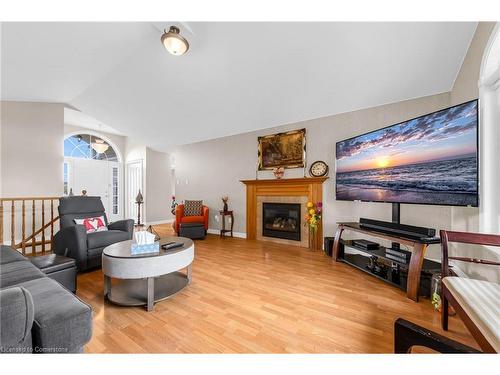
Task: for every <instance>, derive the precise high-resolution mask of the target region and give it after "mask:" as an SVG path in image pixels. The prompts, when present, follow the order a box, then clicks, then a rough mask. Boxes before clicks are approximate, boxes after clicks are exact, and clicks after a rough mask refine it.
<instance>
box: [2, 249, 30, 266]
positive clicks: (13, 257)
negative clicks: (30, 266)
mask: <svg viewBox="0 0 500 375" xmlns="http://www.w3.org/2000/svg"><path fill="white" fill-rule="evenodd" d="M20 260H26V258H25V257H24V256H23V255H22V254H21V253H20V252H19V251H17V250H14V249H13V248H12V247H10V246H5V245H0V264H6V263H12V262H17V261H20Z"/></svg>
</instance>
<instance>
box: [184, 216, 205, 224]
mask: <svg viewBox="0 0 500 375" xmlns="http://www.w3.org/2000/svg"><path fill="white" fill-rule="evenodd" d="M204 222H205V218H204V217H203V216H184V217H182V218H181V224H182V223H201V224H203V223H204Z"/></svg>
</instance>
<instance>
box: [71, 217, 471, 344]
mask: <svg viewBox="0 0 500 375" xmlns="http://www.w3.org/2000/svg"><path fill="white" fill-rule="evenodd" d="M155 229H157V230H158V231H159V232H160V233H163V234H167V233H168V234H171V232H170V228H169V227H168V226H167V225H163V226H155ZM77 294H78V296H79V297H81V298H82V299H83V300H85V301H86V302H88V303H89V304H91V305H92V307H93V308H94V332H93V337H92V340H91V341H90V342H89V343H88V345H87V346H86V348H85V351H86V352H88V353H145V352H146V353H391V352H392V349H393V322H394V320H395V319H396V318H398V317H403V318H406V319H408V320H411V321H412V322H415V323H417V324H420V325H423V326H425V327H428V328H431V329H433V330H435V331H437V332H440V333H443V332H442V331H441V329H440V328H439V327H440V324H439V321H440V315H439V313H437V312H435V311H434V310H433V308H432V306H431V303H430V301H429V300H428V299H423V300H421V302H419V303H415V302H413V301H411V300H409V299H407V298H406V296H405V293H404V292H402V291H400V290H398V289H396V288H393V287H391V286H389V285H387V284H385V283H383V282H382V281H379V280H377V279H376V278H374V277H371V276H370V275H367V274H365V273H363V272H361V271H358V270H356V269H354V268H352V267H349V266H347V265H345V264H341V263H332V261H331V258H328V257H326V256H325V255H324V254H323V253H322V252H310V251H308V250H306V249H302V248H297V247H289V246H284V245H279V244H275V243H268V242H261V241H250V240H244V239H238V238H234V239H232V238H227V239H220V238H219V237H218V236H215V235H209V236H207V238H206V239H205V240H203V241H196V244H195V261H194V264H193V282H192V283H191V285H189V286H188V287H187V288H186V289H184V290H183V291H182V292H180V293H179V294H177V295H175V296H174V297H172V298H171V299H167V300H165V301H162V302H159V303H157V304H156V305H155V308H154V311H153V312H149V313H148V312H146V310H145V309H144V308H141V307H119V306H115V305H113V304H111V303H109V302H104V299H103V275H102V272H101V271H100V270H97V271H93V272H89V273H83V274H80V275H79V276H78V293H77ZM446 335H447V336H450V337H453V338H455V339H458V340H459V341H461V342H464V343H466V344H469V345H473V346H476V345H475V344H474V341H473V340H472V338H471V336H470V335H469V334H468V332H467V331H466V329H465V328H464V326H463V324H462V323H461V322H460V320H459V319H457V318H451V319H450V331H449V332H448V333H446ZM476 347H477V346H476Z"/></svg>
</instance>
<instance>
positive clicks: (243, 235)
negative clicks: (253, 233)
mask: <svg viewBox="0 0 500 375" xmlns="http://www.w3.org/2000/svg"><path fill="white" fill-rule="evenodd" d="M207 233H209V234H217V235H219V234H220V229H212V228H208V230H207ZM233 237H238V238H247V234H246V233H243V232H233Z"/></svg>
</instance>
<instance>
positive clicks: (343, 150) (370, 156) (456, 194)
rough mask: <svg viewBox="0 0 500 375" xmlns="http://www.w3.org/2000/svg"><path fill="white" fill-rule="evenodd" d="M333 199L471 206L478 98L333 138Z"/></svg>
mask: <svg viewBox="0 0 500 375" xmlns="http://www.w3.org/2000/svg"><path fill="white" fill-rule="evenodd" d="M336 199H337V200H349V201H352V200H360V201H370V202H392V203H414V204H435V205H453V206H474V207H477V206H478V204H479V195H478V101H477V100H473V101H470V102H467V103H463V104H459V105H456V106H453V107H450V108H447V109H443V110H440V111H436V112H433V113H429V114H427V115H424V116H421V117H417V118H414V119H412V120H408V121H405V122H401V123H398V124H395V125H391V126H388V127H386V128H383V129H380V130H376V131H373V132H370V133H366V134H362V135H358V136H356V137H353V138H349V139H346V140H343V141H340V142H337V144H336Z"/></svg>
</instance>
